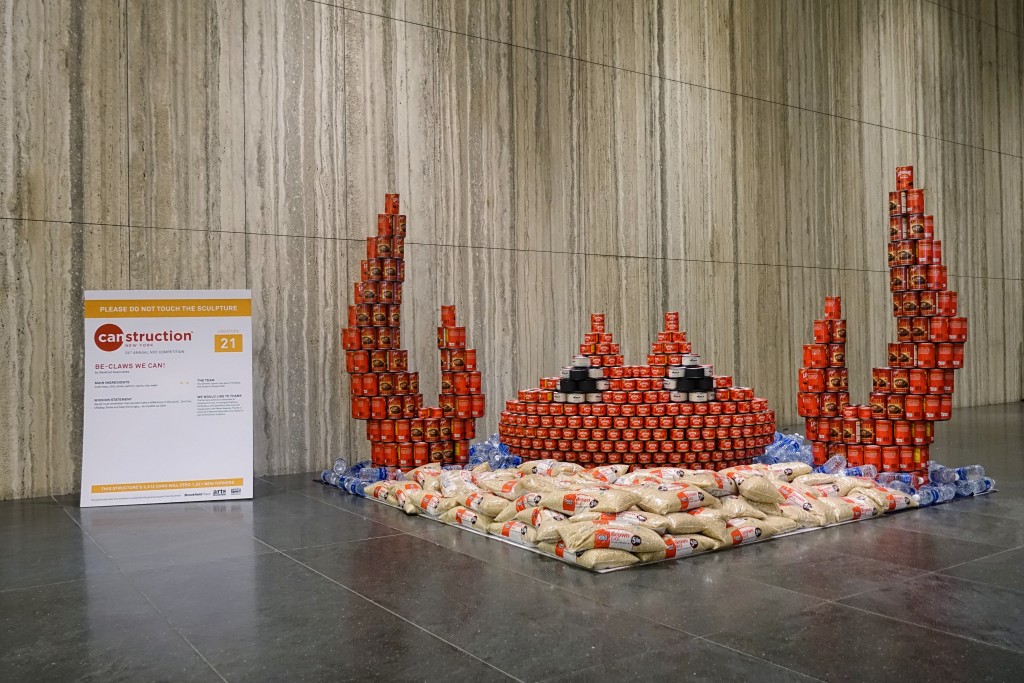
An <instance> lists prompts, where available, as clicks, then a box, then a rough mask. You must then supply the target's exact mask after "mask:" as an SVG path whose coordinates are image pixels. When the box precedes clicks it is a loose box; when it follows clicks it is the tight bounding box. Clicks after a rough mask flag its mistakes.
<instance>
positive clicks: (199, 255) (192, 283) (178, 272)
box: [128, 228, 248, 289]
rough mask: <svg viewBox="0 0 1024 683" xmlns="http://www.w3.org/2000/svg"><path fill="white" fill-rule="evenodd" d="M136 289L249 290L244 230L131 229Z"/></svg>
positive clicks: (130, 252)
mask: <svg viewBox="0 0 1024 683" xmlns="http://www.w3.org/2000/svg"><path fill="white" fill-rule="evenodd" d="M128 258H129V263H130V267H129V280H130V285H131V288H132V289H247V288H248V285H247V284H246V238H245V235H244V234H243V233H240V232H215V231H210V230H170V229H160V228H130V229H129V231H128Z"/></svg>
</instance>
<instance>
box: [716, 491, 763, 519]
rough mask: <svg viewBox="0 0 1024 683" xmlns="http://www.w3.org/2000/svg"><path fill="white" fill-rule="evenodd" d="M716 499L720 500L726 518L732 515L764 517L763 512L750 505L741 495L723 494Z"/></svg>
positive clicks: (730, 517)
mask: <svg viewBox="0 0 1024 683" xmlns="http://www.w3.org/2000/svg"><path fill="white" fill-rule="evenodd" d="M718 500H720V501H721V502H722V510H723V511H724V514H725V516H726V518H727V519H732V518H733V517H755V518H757V519H764V516H765V514H764V513H763V512H761V511H760V510H758V509H757V508H756V507H754V506H753V505H751V504H750V502H749V501H748V500H747V499H746V498H743V497H742V496H723V497H722V498H719V499H718Z"/></svg>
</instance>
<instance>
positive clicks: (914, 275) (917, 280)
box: [907, 266, 936, 290]
mask: <svg viewBox="0 0 1024 683" xmlns="http://www.w3.org/2000/svg"><path fill="white" fill-rule="evenodd" d="M935 267H936V266H910V267H909V268H907V273H908V274H909V275H910V282H909V283H908V286H909V287H910V289H915V290H920V289H930V286H929V280H928V273H929V272H930V269H931V268H935Z"/></svg>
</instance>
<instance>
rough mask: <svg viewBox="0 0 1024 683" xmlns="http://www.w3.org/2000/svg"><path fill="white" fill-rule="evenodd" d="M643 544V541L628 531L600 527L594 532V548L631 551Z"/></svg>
mask: <svg viewBox="0 0 1024 683" xmlns="http://www.w3.org/2000/svg"><path fill="white" fill-rule="evenodd" d="M641 543H643V539H642V538H640V536H638V535H637V534H634V533H633V532H632V531H631V530H629V529H616V528H614V527H601V528H600V529H597V530H596V531H595V532H594V547H595V548H615V549H616V550H626V551H633V550H636V548H637V546H639V545H640V544H641Z"/></svg>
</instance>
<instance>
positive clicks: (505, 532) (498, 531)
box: [487, 519, 537, 545]
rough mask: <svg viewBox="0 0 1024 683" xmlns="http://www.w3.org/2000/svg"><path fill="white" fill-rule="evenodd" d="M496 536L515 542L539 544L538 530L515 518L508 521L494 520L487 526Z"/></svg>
mask: <svg viewBox="0 0 1024 683" xmlns="http://www.w3.org/2000/svg"><path fill="white" fill-rule="evenodd" d="M487 530H488V531H490V532H491V533H492V534H494V535H495V536H501V537H503V538H507V539H508V540H510V541H512V542H513V543H518V544H520V545H537V530H536V529H534V528H533V527H532V526H530V525H529V524H523V523H522V522H517V521H515V520H514V519H513V520H509V521H508V522H504V523H501V522H494V523H493V524H491V525H490V526H488V527H487Z"/></svg>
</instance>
